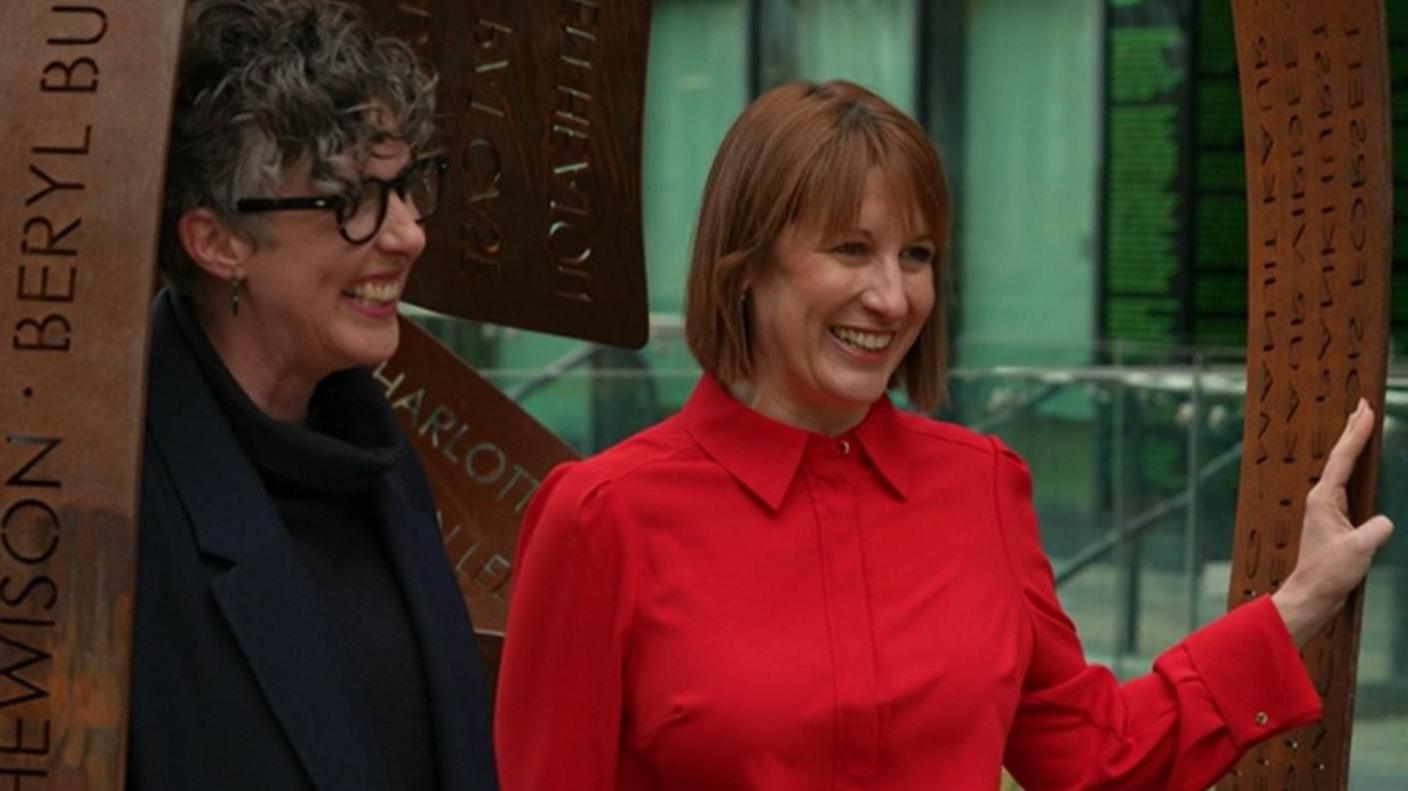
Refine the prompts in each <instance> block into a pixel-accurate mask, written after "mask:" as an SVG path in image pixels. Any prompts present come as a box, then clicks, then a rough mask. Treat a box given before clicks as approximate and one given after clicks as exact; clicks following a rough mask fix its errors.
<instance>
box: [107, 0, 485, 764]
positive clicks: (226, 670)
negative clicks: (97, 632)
mask: <svg viewBox="0 0 1408 791" xmlns="http://www.w3.org/2000/svg"><path fill="white" fill-rule="evenodd" d="M177 81H178V85H177V101H176V107H175V110H174V116H173V125H172V137H171V148H170V154H169V161H168V169H167V187H166V205H165V209H164V215H163V228H162V234H163V238H162V260H161V269H162V272H163V273H164V275H165V277H166V280H167V282H168V287H167V288H166V289H165V290H164V291H162V292H161V294H160V295H159V296H158V297H157V300H156V304H155V307H154V310H153V314H154V315H153V327H152V348H151V367H150V374H149V390H148V392H149V395H148V415H147V427H148V435H147V444H146V453H145V459H144V475H143V487H142V495H141V496H142V502H141V527H140V555H139V569H138V594H137V601H136V618H135V624H136V625H135V634H134V648H133V669H132V688H131V701H132V703H131V706H132V714H131V732H130V766H129V784H128V787H129V788H130V789H133V790H134V791H154V790H166V789H169V790H170V791H190V789H250V790H251V791H275V790H276V789H336V790H337V791H346V790H348V789H365V790H366V791H373V790H375V791H385V790H387V789H394V790H396V791H400V790H401V789H465V790H469V789H476V790H483V789H492V788H494V787H495V781H494V773H493V759H492V755H491V752H490V747H489V737H488V732H487V727H488V726H487V716H486V715H487V703H486V700H487V699H486V695H485V690H484V688H483V682H482V678H481V674H480V670H479V666H478V659H477V656H478V655H477V652H476V650H475V644H474V639H473V635H472V631H471V628H470V622H469V617H468V614H467V613H466V612H465V609H464V606H463V603H462V601H461V598H460V594H459V591H458V589H457V587H456V584H455V580H454V578H453V575H452V573H451V570H450V568H449V567H448V564H447V562H446V560H445V557H444V554H443V551H442V549H441V546H440V540H439V532H438V529H437V525H436V521H435V508H434V504H433V503H432V501H431V496H430V492H429V489H428V486H427V484H426V480H425V476H424V473H423V472H422V470H421V468H420V466H419V464H418V463H417V461H416V458H415V456H414V454H413V453H412V451H411V450H410V448H409V446H408V444H407V442H406V440H405V437H404V436H403V435H402V434H401V432H400V431H399V430H398V429H397V427H396V424H395V422H394V420H393V418H392V416H391V413H390V411H389V409H388V407H387V405H386V403H385V401H384V399H383V398H382V397H381V395H380V392H379V390H378V389H377V387H376V386H375V385H374V383H373V381H372V379H371V376H370V374H369V373H368V366H374V365H376V364H378V363H380V362H382V361H384V360H386V359H387V358H388V357H390V356H391V355H392V353H394V352H395V350H396V346H397V342H398V327H397V316H396V307H397V303H398V301H399V299H400V296H401V293H402V290H403V288H404V286H405V283H406V278H407V276H408V275H409V274H410V272H411V269H412V267H413V266H414V265H415V262H416V258H417V257H418V256H419V255H420V254H421V251H422V249H423V248H424V246H425V233H424V230H423V228H422V225H421V222H422V221H423V220H424V219H425V218H426V217H428V216H429V215H430V214H431V213H432V212H434V211H435V209H436V201H437V198H438V196H439V194H440V187H441V181H442V179H443V177H444V174H445V170H446V168H447V161H446V160H445V159H444V158H443V157H439V156H437V155H436V151H435V149H434V147H433V136H434V127H433V123H432V113H433V110H434V105H433V88H434V80H433V78H431V77H430V76H429V75H427V74H426V73H425V72H424V71H423V70H422V69H421V67H420V66H419V65H418V64H417V62H416V59H415V57H414V55H413V54H412V53H411V51H410V50H409V49H408V48H407V47H406V46H405V45H404V44H402V43H400V42H398V41H395V40H393V39H389V38H380V37H377V36H375V35H373V34H372V33H370V32H369V31H368V30H367V29H366V28H365V26H364V23H363V20H362V18H361V16H360V15H359V13H357V12H355V11H354V10H353V9H352V8H351V7H349V6H347V5H344V4H342V3H337V2H332V1H331V0H197V2H195V3H193V4H192V5H191V6H190V7H189V9H188V11H187V19H186V27H185V32H184V37H183V48H182V54H181V64H180V71H179V74H178V80H177Z"/></svg>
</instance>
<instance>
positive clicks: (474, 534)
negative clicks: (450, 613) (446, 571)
mask: <svg viewBox="0 0 1408 791" xmlns="http://www.w3.org/2000/svg"><path fill="white" fill-rule="evenodd" d="M374 375H375V377H376V380H377V382H378V383H379V384H380V385H381V387H382V389H383V390H384V392H385V393H386V398H387V400H388V401H390V402H391V409H392V411H393V412H394V413H395V415H396V417H397V419H398V420H399V421H400V423H401V427H402V428H403V429H404V430H405V431H406V434H407V436H409V437H410V438H411V442H412V444H413V445H414V446H415V448H416V451H417V453H418V454H419V455H420V458H421V461H422V463H423V464H424V465H425V469H426V474H427V475H428V476H429V478H430V485H431V489H432V490H433V491H434V494H435V502H436V505H437V506H438V508H439V509H440V513H439V516H440V529H441V533H442V537H443V539H444V542H445V551H446V553H447V554H448V555H449V557H450V564H451V566H452V567H453V568H454V570H455V574H456V576H457V577H458V579H459V583H460V590H461V591H462V592H463V593H464V597H465V603H466V604H467V605H468V606H469V611H470V616H471V617H472V618H473V619H474V626H475V629H476V631H478V632H480V633H481V634H484V633H489V634H494V633H502V631H503V629H504V626H505V622H506V614H507V609H506V607H507V602H508V592H509V585H510V581H511V579H512V572H513V551H514V545H515V543H516V542H517V538H518V523H519V522H520V521H521V520H522V518H523V509H524V508H525V507H527V505H528V500H529V499H530V498H531V497H532V495H533V492H535V491H537V488H538V484H539V483H540V482H541V481H542V478H543V476H544V475H546V474H547V472H548V470H550V469H552V467H553V466H554V465H556V464H558V463H559V462H563V461H567V460H569V459H572V458H575V457H576V454H575V453H573V451H572V449H571V448H569V447H568V446H567V445H565V444H563V442H562V441H561V440H560V439H558V438H557V437H556V436H554V435H553V434H552V433H551V432H549V431H548V430H547V429H545V428H543V427H542V426H541V425H540V424H538V423H537V422H536V421H535V420H533V418H532V417H530V416H529V415H528V414H527V413H526V412H524V411H523V410H522V409H521V408H520V407H519V406H518V405H517V404H515V403H514V402H513V401H511V400H510V399H508V398H507V397H506V396H504V395H503V394H502V393H500V392H499V390H498V389H497V388H495V387H494V386H493V385H492V384H490V383H489V382H487V381H485V380H484V379H483V378H482V377H480V376H479V375H478V374H476V373H475V372H474V371H473V370H472V369H471V368H469V366H467V365H465V364H464V363H463V362H461V361H460V359H459V358H458V357H456V356H455V355H454V353H453V352H451V351H450V350H449V349H447V348H445V347H444V346H442V345H441V344H440V343H439V342H438V341H436V340H435V339H434V338H432V337H430V335H429V334H427V333H426V332H425V330H423V329H421V328H420V327H419V326H417V325H415V324H413V323H411V322H409V321H406V320H404V319H403V320H402V321H401V347H400V349H399V350H398V351H397V352H396V356H395V357H393V358H391V360H389V361H388V362H386V363H385V364H383V365H381V366H380V367H378V368H377V369H376V371H375V372H374Z"/></svg>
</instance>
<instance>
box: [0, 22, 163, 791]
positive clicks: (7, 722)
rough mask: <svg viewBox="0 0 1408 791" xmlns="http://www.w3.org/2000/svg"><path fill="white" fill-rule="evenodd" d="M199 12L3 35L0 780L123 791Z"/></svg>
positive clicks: (35, 26)
mask: <svg viewBox="0 0 1408 791" xmlns="http://www.w3.org/2000/svg"><path fill="white" fill-rule="evenodd" d="M183 11H184V6H183V5H182V4H180V3H171V2H169V0H125V2H121V3H113V2H107V0H90V2H86V3H83V4H69V5H64V4H51V3H37V2H26V3H10V4H7V5H6V7H5V21H4V23H3V24H0V251H3V252H0V279H3V281H4V282H3V283H0V371H3V375H0V719H3V721H4V736H3V742H4V743H3V747H0V781H3V782H4V783H5V784H6V785H7V786H9V785H13V787H15V788H20V787H24V788H26V789H41V788H56V789H57V788H62V789H94V791H97V789H112V788H121V787H122V782H123V776H124V766H125V758H126V749H127V743H126V733H125V732H126V726H127V690H128V667H129V660H128V655H129V651H130V639H131V636H130V633H131V625H132V596H133V581H134V566H135V557H136V511H137V484H138V471H139V468H140V464H139V459H140V453H141V442H142V414H143V411H144V403H145V401H144V399H145V392H144V390H145V376H144V371H145V370H146V355H147V338H148V327H147V325H148V315H149V310H148V304H149V296H150V294H151V284H152V280H153V277H154V270H155V264H156V239H157V227H158V224H159V214H160V207H161V189H162V180H163V170H164V165H165V161H166V141H167V119H168V117H169V108H170V106H171V98H172V88H173V82H174V75H175V73H176V68H175V64H176V55H177V46H178V40H179V31H180V25H181V16H182V13H183ZM135 108H141V110H142V111H140V112H139V111H136V110H135Z"/></svg>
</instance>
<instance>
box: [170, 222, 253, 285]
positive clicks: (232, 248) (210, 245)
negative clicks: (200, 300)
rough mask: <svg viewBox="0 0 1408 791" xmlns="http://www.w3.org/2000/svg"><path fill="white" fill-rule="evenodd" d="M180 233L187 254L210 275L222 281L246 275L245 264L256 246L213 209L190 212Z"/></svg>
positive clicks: (180, 226) (178, 230) (179, 228)
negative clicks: (227, 223)
mask: <svg viewBox="0 0 1408 791" xmlns="http://www.w3.org/2000/svg"><path fill="white" fill-rule="evenodd" d="M176 232H177V234H178V235H179V236H180V238H181V246H182V247H184V248H186V254H187V255H189V256H190V257H191V260H192V261H194V262H195V264H196V266H198V267H200V268H201V269H202V270H204V271H205V273H206V274H208V275H210V276H211V277H213V278H215V279H216V280H221V281H226V280H232V279H234V278H235V277H242V276H243V275H244V262H245V259H247V258H248V257H249V255H250V253H252V252H253V251H254V245H253V243H251V242H250V241H249V240H247V239H245V238H244V237H242V236H240V235H239V234H238V233H236V232H235V231H234V230H233V229H232V228H230V227H229V226H228V225H226V224H225V222H224V221H223V220H221V219H220V217H219V216H218V215H216V214H215V212H214V211H212V210H211V209H209V208H207V207H205V206H197V207H195V208H194V209H188V210H187V211H186V213H185V214H182V215H181V219H180V220H179V221H178V222H177V225H176Z"/></svg>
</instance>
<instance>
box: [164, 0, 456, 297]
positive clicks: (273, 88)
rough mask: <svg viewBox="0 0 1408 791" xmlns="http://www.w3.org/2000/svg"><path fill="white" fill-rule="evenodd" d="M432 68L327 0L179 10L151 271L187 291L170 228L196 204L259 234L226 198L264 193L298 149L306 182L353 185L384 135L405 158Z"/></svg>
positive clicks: (426, 123)
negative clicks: (181, 18) (155, 262)
mask: <svg viewBox="0 0 1408 791" xmlns="http://www.w3.org/2000/svg"><path fill="white" fill-rule="evenodd" d="M434 112H435V77H434V75H433V74H432V73H431V72H430V71H429V69H428V68H426V67H425V66H424V65H422V64H421V63H420V61H419V60H418V59H417V57H416V55H415V53H414V52H413V51H412V50H411V49H410V47H408V46H407V45H406V44H405V43H403V42H401V41H400V40H398V39H395V38H392V37H381V36H377V35H375V34H374V33H372V32H371V30H370V29H369V28H368V27H367V25H366V22H365V19H364V18H363V14H362V11H361V9H358V8H355V7H353V6H351V5H348V4H346V3H342V2H337V0H195V2H193V3H191V5H190V6H189V8H187V10H186V19H185V31H184V34H183V36H182V47H181V61H180V67H179V71H178V73H177V79H176V106H175V109H174V111H173V114H172V128H171V147H170V150H169V153H168V156H167V171H166V198H165V203H164V206H163V215H162V255H161V269H162V272H163V273H164V274H165V275H166V276H167V279H168V280H170V281H171V282H172V284H173V285H175V286H176V287H177V288H178V289H181V290H186V289H187V288H188V287H189V286H190V284H191V282H192V278H193V276H194V264H193V262H192V261H191V260H190V257H189V256H188V255H187V253H186V251H185V249H184V247H183V246H182V244H181V241H180V238H179V234H178V233H177V223H178V222H179V221H180V218H181V215H183V214H184V213H185V212H186V211H188V210H190V209H192V208H195V207H197V206H205V207H208V208H210V209H212V210H214V211H215V212H216V214H217V215H218V216H220V217H221V219H222V220H224V221H225V222H226V223H228V224H229V225H230V226H231V227H232V228H234V229H235V230H236V231H237V232H238V233H241V234H243V235H245V236H246V237H247V238H250V239H252V240H254V241H255V242H256V243H257V242H258V239H259V220H258V218H256V217H251V216H247V215H241V214H239V213H237V212H236V210H235V201H236V200H237V199H239V198H241V197H247V196H253V195H264V194H269V193H271V191H272V190H274V189H275V188H276V187H277V186H278V184H279V181H280V180H281V178H282V177H283V174H284V173H285V171H286V169H287V168H288V167H289V166H290V165H292V164H293V163H295V162H298V161H299V160H301V159H302V158H304V157H305V156H307V157H308V159H309V161H310V163H311V166H312V169H311V180H312V184H313V187H314V189H316V190H318V191H319V192H321V193H325V194H339V193H345V192H349V191H352V190H353V189H354V188H355V187H356V183H357V180H358V178H359V176H360V173H361V169H362V165H363V164H364V163H365V162H366V158H367V157H368V156H369V152H370V149H371V148H372V147H373V146H375V145H376V144H377V143H380V142H383V141H385V140H387V139H388V138H392V137H394V138H395V139H398V140H401V141H404V142H405V143H406V144H407V145H408V146H409V147H410V149H411V153H412V156H421V155H424V154H426V153H429V150H430V148H431V146H432V142H433V139H434V137H435V123H434Z"/></svg>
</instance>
